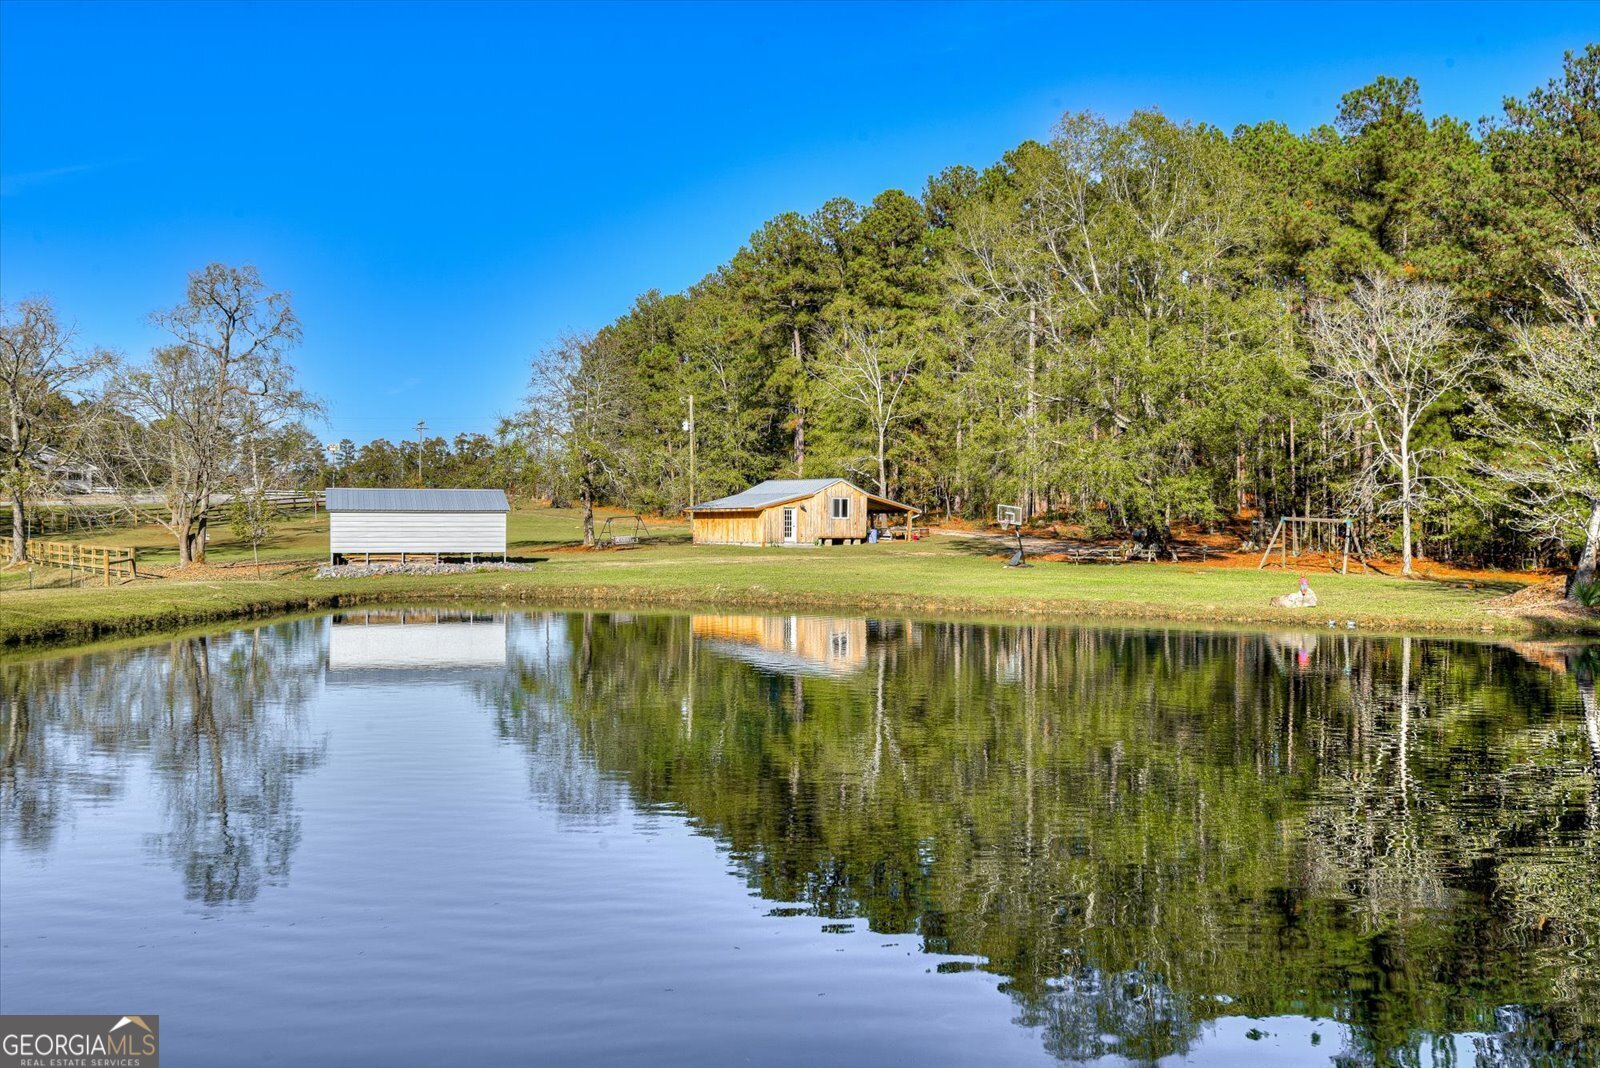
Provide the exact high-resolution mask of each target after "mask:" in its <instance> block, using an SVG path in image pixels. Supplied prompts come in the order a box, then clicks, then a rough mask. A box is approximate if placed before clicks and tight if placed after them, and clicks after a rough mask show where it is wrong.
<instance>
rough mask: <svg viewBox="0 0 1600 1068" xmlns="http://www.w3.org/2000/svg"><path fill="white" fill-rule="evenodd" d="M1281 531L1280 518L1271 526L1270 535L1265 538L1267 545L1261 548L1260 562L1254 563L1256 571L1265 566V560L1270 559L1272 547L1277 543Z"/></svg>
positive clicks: (1281, 522)
mask: <svg viewBox="0 0 1600 1068" xmlns="http://www.w3.org/2000/svg"><path fill="white" fill-rule="evenodd" d="M1282 532H1283V520H1282V519H1281V518H1280V519H1279V520H1278V525H1277V526H1275V527H1273V528H1272V537H1270V538H1268V539H1267V547H1266V548H1265V549H1264V550H1262V553H1261V562H1260V563H1259V564H1257V565H1256V570H1257V571H1260V570H1261V569H1262V568H1264V567H1266V566H1267V560H1268V559H1270V558H1271V556H1272V547H1273V546H1274V545H1276V544H1278V535H1279V534H1281V533H1282Z"/></svg>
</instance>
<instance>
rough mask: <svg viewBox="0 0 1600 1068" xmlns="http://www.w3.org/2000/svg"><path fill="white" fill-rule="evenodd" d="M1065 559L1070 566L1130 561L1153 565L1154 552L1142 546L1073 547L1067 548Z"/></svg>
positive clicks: (1152, 549)
mask: <svg viewBox="0 0 1600 1068" xmlns="http://www.w3.org/2000/svg"><path fill="white" fill-rule="evenodd" d="M1066 557H1067V562H1068V563H1070V564H1094V563H1109V564H1125V563H1127V562H1129V561H1130V560H1144V561H1146V562H1150V563H1153V562H1154V561H1155V558H1156V551H1155V549H1154V548H1146V547H1145V546H1143V545H1073V546H1069V547H1068V548H1067V550H1066Z"/></svg>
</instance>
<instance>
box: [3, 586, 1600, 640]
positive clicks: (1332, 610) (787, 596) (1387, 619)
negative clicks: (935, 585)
mask: <svg viewBox="0 0 1600 1068" xmlns="http://www.w3.org/2000/svg"><path fill="white" fill-rule="evenodd" d="M563 570H565V569H559V568H551V569H549V570H548V571H542V572H539V571H536V572H528V573H525V574H517V575H516V576H515V577H514V578H513V577H510V576H508V574H507V573H506V572H475V573H472V574H466V575H448V576H437V577H432V576H430V577H419V576H384V577H379V578H353V579H333V580H328V579H320V580H312V579H279V580H230V581H226V582H203V581H201V582H193V583H172V584H171V585H166V584H162V585H159V586H154V587H122V588H113V589H112V590H111V591H109V594H108V593H107V591H105V590H103V589H98V590H97V589H94V588H92V587H91V588H78V589H67V590H50V591H39V592H38V593H34V592H32V591H30V592H29V593H28V594H26V595H24V594H22V593H20V592H14V591H8V592H6V593H0V652H3V653H4V654H17V653H25V652H32V651H37V650H47V649H52V648H59V647H65V646H75V645H86V644H90V643H95V642H99V641H104V640H109V639H116V638H122V637H135V636H140V635H148V634H155V633H162V632H170V631H174V630H181V629H185V628H192V627H196V626H204V625H209V624H213V623H225V622H229V621H248V620H252V619H262V618H267V617H272V616H284V615H290V614H300V613H305V612H324V611H337V610H339V609H343V608H357V607H362V606H367V605H382V604H413V605H420V604H453V603H469V602H470V603H477V604H483V605H493V606H495V607H503V608H511V607H513V606H516V605H538V606H541V607H552V608H623V609H625V608H655V609H662V610H678V611H690V610H696V609H700V610H711V611H721V610H728V609H740V610H753V611H769V612H781V611H804V612H810V613H817V612H825V611H835V612H844V613H849V614H867V615H875V614H883V613H890V614H912V615H925V616H951V617H965V618H974V617H986V618H987V619H989V620H992V621H1007V620H1010V621H1038V622H1045V623H1056V624H1063V623H1131V624H1151V623H1181V624H1189V625H1220V626H1226V627H1229V628H1247V629H1251V628H1253V629H1264V630H1284V629H1291V630H1306V629H1314V630H1325V629H1328V627H1327V622H1328V620H1330V619H1334V620H1335V622H1336V623H1337V629H1338V631H1339V632H1340V633H1351V632H1352V631H1350V630H1347V628H1346V626H1345V621H1346V620H1354V621H1355V623H1356V627H1355V628H1354V631H1353V632H1354V633H1361V634H1369V635H1370V634H1378V633H1383V634H1404V633H1412V634H1418V635H1426V636H1430V637H1441V638H1448V637H1457V638H1471V639H1476V640H1480V641H1481V640H1486V639H1489V640H1492V639H1497V638H1501V639H1519V638H1520V639H1529V638H1584V637H1600V619H1581V618H1568V617H1554V616H1540V615H1533V616H1510V615H1498V614H1491V613H1490V612H1488V611H1485V610H1483V609H1481V608H1476V609H1472V610H1469V611H1466V612H1463V611H1462V610H1461V609H1457V610H1456V611H1455V612H1454V613H1452V614H1450V615H1446V616H1442V617H1441V616H1436V615H1424V614H1421V613H1412V612H1405V611H1395V610H1393V609H1388V610H1384V611H1373V610H1371V609H1368V608H1358V607H1352V606H1350V605H1341V606H1338V607H1335V606H1334V605H1333V604H1328V605H1326V606H1323V607H1318V608H1313V609H1275V608H1271V607H1269V606H1267V605H1265V604H1263V605H1261V606H1260V607H1259V608H1252V607H1249V606H1243V607H1229V606H1225V605H1222V604H1218V603H1214V602H1206V603H1200V602H1198V601H1194V602H1187V603H1185V602H1178V603H1174V602H1173V601H1171V600H1165V601H1162V602H1160V603H1150V602H1149V601H1142V600H1139V599H1137V598H1119V597H1115V596H1109V597H1108V596H1104V595H1100V596H1086V595H1083V594H1081V593H1080V594H1076V595H1074V594H1071V593H1069V592H1068V591H1065V590H1062V589H1060V588H1059V587H1060V586H1061V583H1060V582H1057V583H1055V584H1054V585H1055V586H1056V587H1057V588H1056V589H1046V590H1040V591H1038V592H1037V593H1035V594H1034V595H1032V596H1029V595H1019V594H1011V593H996V592H992V591H981V590H976V589H972V590H961V589H951V590H950V591H949V592H947V593H936V592H923V591H919V592H906V591H903V590H902V591H890V590H882V589H879V590H871V589H856V590H845V589H839V588H833V589H827V590H815V589H803V588H794V587H793V586H791V587H790V588H777V587H775V586H773V585H767V584H763V583H760V582H751V581H746V582H743V583H738V584H731V583H730V584H723V583H720V582H719V583H714V584H678V583H672V582H659V581H658V582H650V581H645V580H644V579H648V578H650V577H652V576H649V575H642V576H640V580H638V581H593V578H594V577H595V576H591V581H589V582H578V581H573V580H574V579H576V578H577V577H578V576H576V575H572V574H560V573H559V572H560V571H563ZM605 577H607V578H615V576H605ZM719 577H721V576H719ZM760 577H767V576H760ZM1070 577H1073V578H1075V577H1077V576H1076V575H1072V576H1070ZM950 585H951V586H955V585H956V584H955V583H951V584H950ZM1219 600H1220V598H1219ZM1469 608H1470V606H1469ZM1474 624H1476V625H1474Z"/></svg>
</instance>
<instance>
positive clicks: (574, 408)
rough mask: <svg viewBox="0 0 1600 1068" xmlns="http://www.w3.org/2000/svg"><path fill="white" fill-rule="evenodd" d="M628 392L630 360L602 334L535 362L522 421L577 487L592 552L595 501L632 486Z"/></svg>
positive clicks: (574, 339) (570, 340) (575, 338)
mask: <svg viewBox="0 0 1600 1068" xmlns="http://www.w3.org/2000/svg"><path fill="white" fill-rule="evenodd" d="M628 385H629V370H628V366H627V362H626V357H625V356H624V354H622V353H621V352H619V351H618V350H617V348H616V346H615V345H614V344H613V343H612V341H611V339H609V338H607V337H605V336H603V335H578V334H569V335H567V336H565V337H563V338H561V339H560V340H559V341H558V342H557V343H556V344H555V345H554V346H552V347H551V348H549V349H547V350H545V352H544V353H542V354H541V355H540V356H539V358H538V359H537V360H535V361H534V366H533V382H532V387H531V390H530V392H529V395H528V401H527V404H526V406H525V407H524V408H523V411H522V414H521V417H520V420H519V422H520V424H521V426H522V427H523V429H524V431H525V432H526V433H527V434H529V435H531V437H532V439H533V442H534V445H535V449H536V450H537V451H539V452H541V453H544V454H546V455H548V456H550V457H551V458H552V460H553V461H554V462H555V463H556V465H557V466H558V468H559V470H560V473H561V474H562V475H564V476H565V478H566V479H568V480H570V484H574V485H576V488H577V491H578V498H579V500H580V501H581V502H582V504H583V544H584V545H585V546H586V547H592V546H593V545H594V543H595V538H594V505H595V501H596V499H597V498H598V497H599V496H600V494H601V493H604V492H607V491H610V490H615V489H617V488H619V487H622V486H624V485H626V480H625V479H624V478H622V475H623V473H624V470H625V469H626V468H627V467H628V466H629V463H630V454H629V452H628V450H627V446H626V442H627V441H628V440H629V438H628V435H627V432H626V431H627V426H628V424H629V420H630V407H629V401H628V397H629V395H630V393H629V389H628Z"/></svg>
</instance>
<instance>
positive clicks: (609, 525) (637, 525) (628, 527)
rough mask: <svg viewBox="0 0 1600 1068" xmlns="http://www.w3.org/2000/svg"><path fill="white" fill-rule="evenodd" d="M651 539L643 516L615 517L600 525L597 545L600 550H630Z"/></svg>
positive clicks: (596, 540)
mask: <svg viewBox="0 0 1600 1068" xmlns="http://www.w3.org/2000/svg"><path fill="white" fill-rule="evenodd" d="M649 539H650V531H649V530H648V529H647V528H646V527H645V525H644V516H642V515H614V516H611V517H610V518H609V519H607V520H606V521H605V522H604V523H602V524H601V525H600V536H599V537H598V538H596V539H595V545H596V547H597V548H600V549H628V548H633V547H634V546H637V545H641V544H643V543H644V542H646V541H648V540H649Z"/></svg>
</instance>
